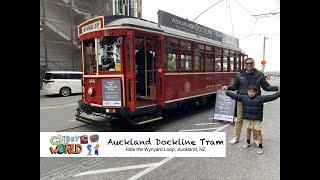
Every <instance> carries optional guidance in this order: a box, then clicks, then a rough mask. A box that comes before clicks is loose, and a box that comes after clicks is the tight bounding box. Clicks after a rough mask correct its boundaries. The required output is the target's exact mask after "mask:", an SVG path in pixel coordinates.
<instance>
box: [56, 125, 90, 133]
mask: <svg viewBox="0 0 320 180" xmlns="http://www.w3.org/2000/svg"><path fill="white" fill-rule="evenodd" d="M90 125H92V124H83V125H79V126H75V127H71V128H66V129H62V130H58V131H57V132H65V131H68V130H73V129H77V128H81V127H86V126H90Z"/></svg>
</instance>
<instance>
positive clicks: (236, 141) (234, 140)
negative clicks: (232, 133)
mask: <svg viewBox="0 0 320 180" xmlns="http://www.w3.org/2000/svg"><path fill="white" fill-rule="evenodd" d="M238 142H239V139H237V138H233V139H231V141H230V142H229V143H230V144H236V143H238Z"/></svg>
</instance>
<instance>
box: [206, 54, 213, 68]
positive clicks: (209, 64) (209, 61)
mask: <svg viewBox="0 0 320 180" xmlns="http://www.w3.org/2000/svg"><path fill="white" fill-rule="evenodd" d="M205 71H206V72H212V71H213V54H206V59H205Z"/></svg>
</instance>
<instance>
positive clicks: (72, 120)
mask: <svg viewBox="0 0 320 180" xmlns="http://www.w3.org/2000/svg"><path fill="white" fill-rule="evenodd" d="M74 121H76V120H75V119H71V120H68V122H74Z"/></svg>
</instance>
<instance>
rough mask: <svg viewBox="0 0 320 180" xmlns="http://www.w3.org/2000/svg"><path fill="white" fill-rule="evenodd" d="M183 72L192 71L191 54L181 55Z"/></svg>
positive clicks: (183, 53) (184, 53)
mask: <svg viewBox="0 0 320 180" xmlns="http://www.w3.org/2000/svg"><path fill="white" fill-rule="evenodd" d="M181 71H192V56H191V52H188V51H186V52H182V53H181Z"/></svg>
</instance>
